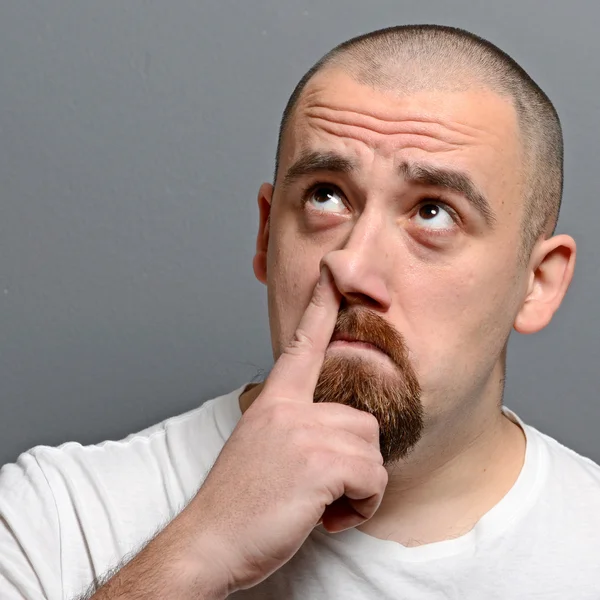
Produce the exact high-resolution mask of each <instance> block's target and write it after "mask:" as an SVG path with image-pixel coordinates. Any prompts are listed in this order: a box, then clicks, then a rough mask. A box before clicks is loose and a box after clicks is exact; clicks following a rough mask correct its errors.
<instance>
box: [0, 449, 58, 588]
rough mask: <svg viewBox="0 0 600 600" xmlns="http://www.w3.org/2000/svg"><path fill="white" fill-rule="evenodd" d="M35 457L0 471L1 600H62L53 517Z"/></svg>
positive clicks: (47, 489) (53, 506) (53, 507)
mask: <svg viewBox="0 0 600 600" xmlns="http://www.w3.org/2000/svg"><path fill="white" fill-rule="evenodd" d="M34 452H35V451H30V452H27V453H25V454H22V455H21V456H20V457H19V459H18V460H17V462H16V463H15V464H8V465H5V466H4V467H2V469H1V470H0V598H2V600H40V599H47V600H63V597H62V581H61V551H60V529H59V521H58V514H57V509H56V504H55V500H54V496H53V494H52V490H51V488H50V485H49V484H48V481H47V479H46V477H45V475H44V472H43V470H42V468H41V467H40V465H39V463H38V461H37V460H36V457H35V454H34Z"/></svg>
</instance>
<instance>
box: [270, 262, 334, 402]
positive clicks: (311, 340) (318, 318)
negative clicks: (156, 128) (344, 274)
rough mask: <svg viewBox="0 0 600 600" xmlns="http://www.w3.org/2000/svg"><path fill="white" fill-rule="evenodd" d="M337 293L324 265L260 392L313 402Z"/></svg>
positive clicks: (329, 273) (332, 319) (328, 339)
mask: <svg viewBox="0 0 600 600" xmlns="http://www.w3.org/2000/svg"><path fill="white" fill-rule="evenodd" d="M339 307H340V295H339V292H338V291H337V289H336V287H335V285H334V283H333V277H332V275H331V272H330V271H329V269H328V268H327V267H325V266H323V267H322V268H321V276H320V277H319V281H318V283H317V285H316V286H315V289H314V291H313V295H312V298H311V299H310V302H309V303H308V306H307V307H306V310H305V311H304V314H303V315H302V318H301V319H300V323H299V325H298V328H297V329H296V332H295V333H294V336H293V338H292V339H291V340H290V342H289V343H288V344H287V346H286V347H285V348H284V349H283V352H282V353H281V356H280V357H279V358H278V359H277V361H276V362H275V366H274V367H273V370H272V371H271V373H270V375H269V377H267V380H266V382H265V387H264V390H263V392H262V394H261V395H263V396H265V397H267V396H268V397H277V398H285V399H289V400H303V401H308V402H312V401H313V394H314V392H315V387H316V385H317V380H318V378H319V373H320V371H321V366H322V365H323V359H324V358H325V351H326V350H327V346H328V345H329V342H330V341H331V336H332V334H333V330H334V328H335V323H336V320H337V314H338V309H339Z"/></svg>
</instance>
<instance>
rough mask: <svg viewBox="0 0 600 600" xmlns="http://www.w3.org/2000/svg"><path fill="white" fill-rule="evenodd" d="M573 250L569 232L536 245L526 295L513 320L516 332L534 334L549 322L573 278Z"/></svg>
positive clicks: (574, 253)
mask: <svg viewBox="0 0 600 600" xmlns="http://www.w3.org/2000/svg"><path fill="white" fill-rule="evenodd" d="M576 251H577V248H576V245H575V240H573V238H572V237H570V236H568V235H556V236H554V237H551V238H549V239H547V240H543V241H542V242H540V243H538V244H537V245H536V247H535V248H534V250H533V252H532V253H531V258H530V261H529V268H530V275H529V284H528V288H527V296H526V297H525V301H524V302H523V305H522V306H521V309H520V310H519V312H518V314H517V317H516V319H515V323H514V328H515V329H516V330H517V331H518V332H519V333H536V332H538V331H540V330H541V329H543V328H544V327H546V325H548V323H550V321H551V320H552V317H553V315H554V313H555V312H556V311H557V309H558V307H559V306H560V304H561V302H562V301H563V298H564V297H565V294H566V293H567V289H568V287H569V284H570V283H571V279H572V278H573V271H574V269H575V256H576Z"/></svg>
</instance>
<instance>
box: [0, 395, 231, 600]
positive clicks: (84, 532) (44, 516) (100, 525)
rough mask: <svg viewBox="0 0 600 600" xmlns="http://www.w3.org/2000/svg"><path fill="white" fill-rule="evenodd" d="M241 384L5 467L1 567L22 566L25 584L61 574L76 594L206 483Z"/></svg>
mask: <svg viewBox="0 0 600 600" xmlns="http://www.w3.org/2000/svg"><path fill="white" fill-rule="evenodd" d="M240 392H241V389H239V390H235V391H234V392H231V393H230V394H226V395H224V396H220V397H218V398H214V399H212V400H209V401H208V402H205V403H204V404H202V405H201V406H199V407H198V408H196V409H194V410H192V411H189V412H187V413H185V414H182V415H179V416H176V417H173V418H170V419H167V420H165V421H163V422H161V423H159V424H157V425H155V426H153V427H150V428H148V429H145V430H143V431H140V432H138V433H135V434H132V435H129V436H127V437H126V438H124V439H122V440H118V441H105V442H102V443H100V444H93V445H88V446H83V445H81V444H78V443H75V442H68V443H66V444H63V445H61V446H58V447H48V446H37V447H35V448H32V449H31V450H29V451H28V452H25V453H23V454H22V455H21V456H20V457H19V458H18V459H17V461H16V462H15V463H14V464H8V465H5V466H4V467H3V468H2V469H1V470H0V571H2V569H3V568H5V569H9V570H10V569H12V567H9V566H8V565H9V564H14V565H16V564H22V565H23V566H22V567H21V568H19V569H18V572H19V573H25V574H26V575H24V576H23V578H24V579H23V580H24V581H25V583H27V582H35V581H37V580H40V578H41V579H45V580H46V581H45V582H44V584H43V586H44V588H45V589H50V588H52V589H57V586H58V585H59V584H58V583H57V582H56V575H57V574H60V573H61V572H62V577H63V581H62V582H61V583H60V585H64V586H66V589H67V590H71V591H72V593H75V591H76V590H77V589H80V588H78V587H77V586H78V585H79V584H80V583H81V581H83V580H85V581H87V583H89V581H91V578H92V576H93V572H95V571H98V572H102V571H103V570H104V569H107V568H109V567H111V566H113V565H114V564H115V563H116V562H118V561H119V560H120V559H121V558H122V557H123V556H124V555H125V554H127V553H128V552H131V551H132V550H134V549H136V548H137V547H139V545H140V544H142V543H143V542H144V541H145V540H146V539H147V538H148V537H149V536H151V535H153V534H154V533H155V532H156V531H157V530H159V529H161V528H162V527H164V525H165V524H166V523H167V522H168V521H169V520H170V519H171V518H172V517H173V516H175V515H176V514H177V513H178V512H179V511H180V510H181V509H182V508H183V506H185V503H186V502H187V501H188V500H189V499H190V498H191V497H192V496H193V494H194V493H195V492H196V490H197V489H198V487H199V486H200V485H201V484H202V481H203V478H204V477H205V476H206V474H207V473H208V471H209V470H210V468H211V466H212V464H213V463H214V461H215V460H216V457H217V456H218V454H219V452H220V451H221V448H222V447H223V445H224V443H225V441H226V440H227V438H228V437H229V435H230V434H231V432H232V431H233V429H234V428H235V425H236V424H237V420H238V419H239V416H241V413H240V410H239V403H238V400H239V394H240ZM236 411H237V412H236ZM4 557H9V558H8V559H7V560H9V561H10V562H9V563H8V564H7V565H5V564H4V563H3V560H4ZM92 565H93V567H92ZM15 568H16V567H15ZM17 576H18V577H20V575H15V577H17ZM80 579H81V581H80ZM19 585H20V583H19ZM32 585H33V584H32ZM0 587H1V586H0ZM1 591H2V590H1V589H0V592H1ZM0 596H2V593H0ZM50 597H52V596H50Z"/></svg>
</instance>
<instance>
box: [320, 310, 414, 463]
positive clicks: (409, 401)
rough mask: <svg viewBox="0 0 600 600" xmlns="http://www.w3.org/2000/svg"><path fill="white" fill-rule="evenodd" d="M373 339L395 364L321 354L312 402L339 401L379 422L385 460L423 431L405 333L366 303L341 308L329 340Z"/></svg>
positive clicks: (397, 456) (402, 450) (403, 452)
mask: <svg viewBox="0 0 600 600" xmlns="http://www.w3.org/2000/svg"><path fill="white" fill-rule="evenodd" d="M336 337H338V338H339V337H341V338H342V339H344V338H346V339H352V340H356V341H360V342H365V343H368V344H372V345H373V346H375V347H376V348H377V349H378V350H380V351H381V352H383V353H384V354H386V355H387V356H388V357H389V358H390V359H391V361H392V362H393V363H394V366H395V369H394V371H389V370H387V369H384V368H382V367H381V365H378V364H377V363H376V362H375V361H373V360H370V359H363V358H360V357H359V356H356V355H352V356H341V355H339V354H334V353H329V354H328V355H326V356H325V360H324V362H323V367H322V369H321V373H320V375H319V381H318V383H317V387H316V389H315V395H314V400H315V402H338V403H340V404H346V405H348V406H352V407H353V408H357V409H359V410H364V411H366V412H368V413H371V414H372V415H374V416H375V417H376V418H377V420H378V422H379V445H380V449H381V454H382V456H383V460H384V464H389V463H392V462H395V461H397V460H399V459H401V458H403V457H404V456H406V455H407V454H408V452H409V451H410V450H411V449H412V448H413V446H414V445H415V444H416V443H417V442H418V441H419V439H420V437H421V435H422V432H423V406H422V404H421V387H420V385H419V381H418V379H417V375H416V373H415V371H414V369H413V367H412V365H411V364H410V362H409V360H408V352H407V349H406V344H405V343H404V338H403V337H402V335H401V334H400V333H399V332H397V331H396V330H395V329H394V328H393V327H392V326H391V325H390V324H389V323H388V322H387V321H386V320H385V319H383V318H382V317H380V316H379V315H378V314H377V313H375V312H373V311H371V310H368V309H365V308H360V309H359V308H345V309H342V310H340V312H339V314H338V319H337V323H336V326H335V330H334V333H333V339H335V338H336Z"/></svg>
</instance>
